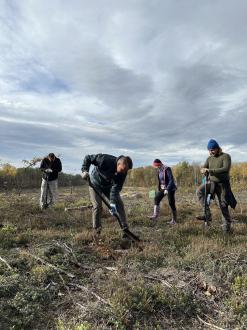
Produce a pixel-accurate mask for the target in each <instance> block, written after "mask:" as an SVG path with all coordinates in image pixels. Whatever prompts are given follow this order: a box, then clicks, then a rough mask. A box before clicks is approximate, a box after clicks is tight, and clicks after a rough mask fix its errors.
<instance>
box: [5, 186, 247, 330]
mask: <svg viewBox="0 0 247 330" xmlns="http://www.w3.org/2000/svg"><path fill="white" fill-rule="evenodd" d="M246 195H247V194H246V192H245V191H243V192H241V193H239V194H237V197H238V198H239V200H240V203H239V204H238V208H237V209H236V210H235V211H234V212H232V216H233V218H234V225H233V229H234V233H233V234H232V235H229V236H224V235H223V233H222V228H221V216H220V213H219V210H218V208H217V206H216V205H213V206H212V210H213V216H214V219H213V223H212V225H211V226H210V228H206V229H205V228H204V226H203V224H202V223H201V222H198V221H197V220H195V215H196V214H197V213H198V212H199V211H200V210H199V207H198V205H197V202H196V199H195V194H194V193H184V194H182V193H181V192H178V193H177V208H178V220H179V224H178V225H176V226H170V225H168V224H167V222H168V221H169V219H170V214H169V209H168V207H167V201H166V200H165V201H164V202H163V204H162V214H161V217H160V219H159V221H158V223H157V225H156V226H152V224H151V222H150V220H149V219H148V217H147V216H148V215H149V214H151V210H152V200H150V199H149V198H148V192H147V190H144V189H141V188H140V189H139V190H138V191H137V192H136V191H135V190H133V188H132V189H126V190H125V191H124V196H123V198H124V201H125V205H126V211H127V214H128V220H129V225H130V228H131V230H133V232H135V233H136V234H138V235H140V237H141V238H142V240H143V241H142V243H141V244H138V245H137V244H132V243H130V242H129V241H126V240H124V239H122V236H121V233H120V230H119V228H118V224H117V223H116V221H115V220H114V219H113V218H111V217H110V216H109V215H108V212H107V211H105V213H104V217H103V219H102V220H103V231H102V235H101V239H100V241H98V242H95V241H94V240H93V238H92V232H91V210H90V209H84V210H71V211H68V212H65V211H64V209H65V207H67V208H68V207H77V206H81V205H89V204H90V201H89V197H88V192H87V189H86V188H85V187H80V188H77V190H76V191H74V192H73V193H72V194H71V192H70V189H68V188H67V189H65V188H64V189H60V198H59V201H58V203H57V205H56V207H55V208H54V209H50V210H45V211H40V210H39V207H38V198H39V191H38V190H36V191H26V192H24V193H22V194H21V195H20V196H18V195H17V194H14V193H11V192H10V193H6V192H5V193H2V194H1V195H0V217H1V218H0V224H1V228H0V305H1V310H0V323H1V325H0V328H1V330H5V329H59V330H65V329H71V330H72V329H73V330H85V329H207V328H212V329H213V328H214V326H217V327H218V329H219V328H223V329H247V249H246V247H247V243H246V241H247V239H246V238H247V216H246V214H247V199H246Z"/></svg>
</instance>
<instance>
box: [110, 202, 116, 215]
mask: <svg viewBox="0 0 247 330" xmlns="http://www.w3.org/2000/svg"><path fill="white" fill-rule="evenodd" d="M110 207H111V209H110V213H111V215H115V214H116V213H117V207H116V204H112V203H111V204H110Z"/></svg>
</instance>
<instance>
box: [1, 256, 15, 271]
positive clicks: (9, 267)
mask: <svg viewBox="0 0 247 330" xmlns="http://www.w3.org/2000/svg"><path fill="white" fill-rule="evenodd" d="M0 260H1V261H2V262H3V263H4V264H5V265H6V266H7V267H8V269H10V270H13V268H12V267H11V266H10V264H8V262H7V261H6V260H5V259H3V258H2V257H0Z"/></svg>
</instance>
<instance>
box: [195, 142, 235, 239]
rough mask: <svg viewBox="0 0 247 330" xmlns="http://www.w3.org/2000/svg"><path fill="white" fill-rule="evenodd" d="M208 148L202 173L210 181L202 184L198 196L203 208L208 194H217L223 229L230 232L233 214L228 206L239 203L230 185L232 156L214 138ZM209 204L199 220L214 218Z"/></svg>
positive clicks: (212, 195) (198, 217)
mask: <svg viewBox="0 0 247 330" xmlns="http://www.w3.org/2000/svg"><path fill="white" fill-rule="evenodd" d="M207 149H208V151H209V157H208V158H207V159H206V162H205V163H204V166H203V167H202V168H201V173H202V174H203V175H205V176H206V175H208V176H209V180H210V182H209V183H206V187H205V183H203V184H202V185H200V187H199V188H198V190H197V196H198V199H199V202H200V204H201V206H202V207H203V208H204V207H205V198H207V195H208V194H210V195H211V198H214V196H215V195H216V196H217V198H218V200H219V206H220V209H221V213H222V220H223V230H224V232H225V233H228V232H230V229H231V216H230V213H229V209H228V206H231V207H232V208H233V209H234V208H235V207H236V205H237V201H236V199H235V197H234V195H233V193H232V190H231V185H230V175H229V173H230V168H231V157H230V155H229V154H227V153H224V152H223V151H222V149H221V148H220V146H219V144H218V142H217V141H216V140H214V139H210V140H209V141H208V144H207ZM205 195H206V196H205ZM208 204H209V203H206V208H205V210H204V211H205V212H204V215H200V216H197V217H196V218H197V219H198V220H204V221H211V220H212V215H211V211H210V208H209V205H208Z"/></svg>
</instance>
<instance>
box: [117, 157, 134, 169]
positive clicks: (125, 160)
mask: <svg viewBox="0 0 247 330" xmlns="http://www.w3.org/2000/svg"><path fill="white" fill-rule="evenodd" d="M119 160H120V161H121V162H122V163H123V164H124V165H125V166H126V167H128V170H131V169H132V168H133V162H132V159H131V158H130V157H129V156H123V155H121V156H119V157H118V159H117V161H119Z"/></svg>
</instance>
